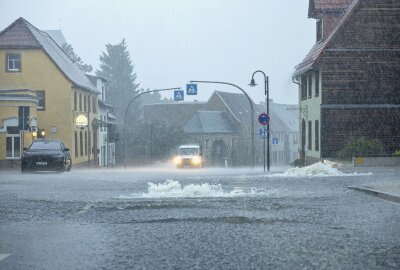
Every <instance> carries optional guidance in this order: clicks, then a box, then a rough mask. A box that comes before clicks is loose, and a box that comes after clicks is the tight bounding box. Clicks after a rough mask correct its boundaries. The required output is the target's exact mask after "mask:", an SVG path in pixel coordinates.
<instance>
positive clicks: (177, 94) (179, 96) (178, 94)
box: [174, 90, 184, 101]
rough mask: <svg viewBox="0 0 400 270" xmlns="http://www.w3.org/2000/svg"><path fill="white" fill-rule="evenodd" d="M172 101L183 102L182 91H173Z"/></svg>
mask: <svg viewBox="0 0 400 270" xmlns="http://www.w3.org/2000/svg"><path fill="white" fill-rule="evenodd" d="M174 100H175V101H183V100H184V92H183V90H175V91H174Z"/></svg>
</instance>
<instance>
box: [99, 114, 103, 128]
mask: <svg viewBox="0 0 400 270" xmlns="http://www.w3.org/2000/svg"><path fill="white" fill-rule="evenodd" d="M100 130H101V131H103V116H102V115H100Z"/></svg>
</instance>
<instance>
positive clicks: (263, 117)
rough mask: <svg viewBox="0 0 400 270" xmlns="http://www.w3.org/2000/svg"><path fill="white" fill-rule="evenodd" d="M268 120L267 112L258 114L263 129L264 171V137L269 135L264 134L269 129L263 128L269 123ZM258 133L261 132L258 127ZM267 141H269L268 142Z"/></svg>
mask: <svg viewBox="0 0 400 270" xmlns="http://www.w3.org/2000/svg"><path fill="white" fill-rule="evenodd" d="M269 121H270V118H269V115H268V114H267V113H262V114H260V115H259V116H258V122H259V123H260V124H261V125H263V129H264V132H263V142H264V145H263V156H264V172H265V137H269V136H268V134H266V133H268V132H269V131H268V130H266V129H265V126H266V125H268V124H269ZM260 133H261V129H260ZM268 143H269V142H268Z"/></svg>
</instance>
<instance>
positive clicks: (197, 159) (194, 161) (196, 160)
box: [192, 156, 201, 165]
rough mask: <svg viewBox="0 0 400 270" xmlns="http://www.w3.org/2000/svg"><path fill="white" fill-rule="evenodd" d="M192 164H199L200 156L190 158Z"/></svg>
mask: <svg viewBox="0 0 400 270" xmlns="http://www.w3.org/2000/svg"><path fill="white" fill-rule="evenodd" d="M192 164H193V165H200V164H201V157H200V156H195V157H193V158H192Z"/></svg>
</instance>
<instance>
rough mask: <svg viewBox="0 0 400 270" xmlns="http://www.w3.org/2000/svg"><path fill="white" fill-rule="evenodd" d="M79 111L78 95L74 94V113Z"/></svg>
mask: <svg viewBox="0 0 400 270" xmlns="http://www.w3.org/2000/svg"><path fill="white" fill-rule="evenodd" d="M77 109H78V94H77V93H76V92H74V111H76V110H77Z"/></svg>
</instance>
